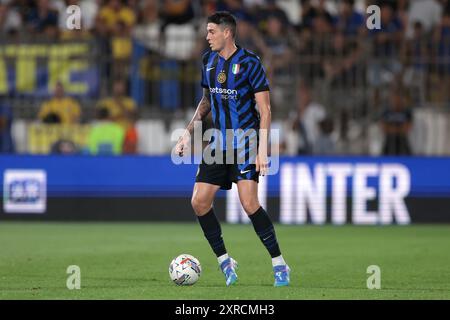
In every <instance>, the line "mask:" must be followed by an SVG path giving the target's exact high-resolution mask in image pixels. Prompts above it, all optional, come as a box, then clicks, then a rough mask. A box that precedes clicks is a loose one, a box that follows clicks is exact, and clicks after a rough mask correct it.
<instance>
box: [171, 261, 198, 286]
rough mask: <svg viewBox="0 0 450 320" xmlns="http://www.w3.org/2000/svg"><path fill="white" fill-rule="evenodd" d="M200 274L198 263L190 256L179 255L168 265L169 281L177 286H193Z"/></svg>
mask: <svg viewBox="0 0 450 320" xmlns="http://www.w3.org/2000/svg"><path fill="white" fill-rule="evenodd" d="M201 273H202V267H201V265H200V262H199V261H198V259H197V258H195V257H193V256H191V255H190V254H180V255H179V256H178V257H176V258H175V259H173V260H172V262H171V263H170V265H169V276H170V279H172V281H173V282H175V284H177V285H179V286H190V285H193V284H194V283H196V282H197V280H198V278H199V277H200V275H201Z"/></svg>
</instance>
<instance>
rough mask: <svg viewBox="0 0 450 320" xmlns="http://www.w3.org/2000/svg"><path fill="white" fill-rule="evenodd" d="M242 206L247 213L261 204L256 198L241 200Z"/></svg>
mask: <svg viewBox="0 0 450 320" xmlns="http://www.w3.org/2000/svg"><path fill="white" fill-rule="evenodd" d="M241 204H242V208H244V210H245V212H246V213H247V214H253V213H255V212H256V210H258V209H259V207H260V206H261V205H260V204H259V202H258V201H257V200H253V199H251V200H243V201H241Z"/></svg>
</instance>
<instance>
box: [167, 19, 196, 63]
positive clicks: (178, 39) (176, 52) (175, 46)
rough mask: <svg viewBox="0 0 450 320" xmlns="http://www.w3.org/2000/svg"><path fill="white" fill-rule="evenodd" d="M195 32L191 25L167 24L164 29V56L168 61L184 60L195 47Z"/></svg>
mask: <svg viewBox="0 0 450 320" xmlns="http://www.w3.org/2000/svg"><path fill="white" fill-rule="evenodd" d="M195 37H196V32H195V28H194V26H193V25H192V24H189V23H187V24H180V25H175V24H169V25H168V26H167V27H166V29H165V39H166V42H165V43H166V45H165V47H164V54H165V56H166V57H168V58H170V59H179V60H186V59H188V58H190V57H191V54H192V51H193V50H194V46H195Z"/></svg>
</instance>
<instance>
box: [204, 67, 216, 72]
mask: <svg viewBox="0 0 450 320" xmlns="http://www.w3.org/2000/svg"><path fill="white" fill-rule="evenodd" d="M215 68H216V67H212V68H206V71H209V70H212V69H215Z"/></svg>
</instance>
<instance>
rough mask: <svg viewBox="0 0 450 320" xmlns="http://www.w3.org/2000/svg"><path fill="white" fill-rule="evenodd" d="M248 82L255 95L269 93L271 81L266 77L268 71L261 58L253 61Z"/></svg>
mask: <svg viewBox="0 0 450 320" xmlns="http://www.w3.org/2000/svg"><path fill="white" fill-rule="evenodd" d="M248 80H249V83H250V86H251V88H252V90H253V93H257V92H261V91H269V80H268V79H267V77H266V70H265V69H264V67H263V65H262V63H261V60H260V59H259V58H258V59H256V58H255V59H252V61H251V67H250V70H249V74H248Z"/></svg>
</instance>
